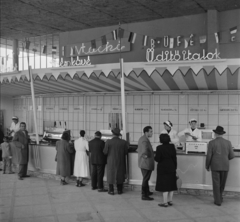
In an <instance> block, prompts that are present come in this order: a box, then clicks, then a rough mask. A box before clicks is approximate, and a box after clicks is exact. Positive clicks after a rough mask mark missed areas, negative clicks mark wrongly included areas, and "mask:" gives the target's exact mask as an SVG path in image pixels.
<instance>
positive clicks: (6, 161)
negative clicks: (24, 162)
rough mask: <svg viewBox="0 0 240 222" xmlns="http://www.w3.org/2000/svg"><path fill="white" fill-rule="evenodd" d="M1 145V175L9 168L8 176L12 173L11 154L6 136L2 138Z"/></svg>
mask: <svg viewBox="0 0 240 222" xmlns="http://www.w3.org/2000/svg"><path fill="white" fill-rule="evenodd" d="M3 141H4V142H3V143H2V144H1V145H0V149H1V150H2V159H3V174H5V173H6V167H7V165H8V167H9V174H11V173H13V172H12V154H11V149H10V145H9V143H8V139H7V137H6V136H4V137H3Z"/></svg>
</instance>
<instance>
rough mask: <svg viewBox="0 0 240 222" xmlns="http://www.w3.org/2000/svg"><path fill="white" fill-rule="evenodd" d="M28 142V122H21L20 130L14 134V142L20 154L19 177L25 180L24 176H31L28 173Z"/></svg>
mask: <svg viewBox="0 0 240 222" xmlns="http://www.w3.org/2000/svg"><path fill="white" fill-rule="evenodd" d="M28 142H29V136H28V131H27V130H26V123H24V122H21V123H20V130H19V131H17V132H16V133H15V134H14V137H13V143H14V145H15V146H16V149H17V154H18V164H19V171H18V178H19V180H23V177H29V176H28V175H27V165H28V153H29V150H28Z"/></svg>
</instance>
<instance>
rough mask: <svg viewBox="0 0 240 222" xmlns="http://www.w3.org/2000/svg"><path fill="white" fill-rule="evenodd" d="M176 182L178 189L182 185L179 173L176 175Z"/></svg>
mask: <svg viewBox="0 0 240 222" xmlns="http://www.w3.org/2000/svg"><path fill="white" fill-rule="evenodd" d="M176 183H177V188H178V190H179V189H180V188H181V187H182V179H181V178H180V177H179V175H178V174H177V175H176Z"/></svg>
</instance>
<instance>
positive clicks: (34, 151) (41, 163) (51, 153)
mask: <svg viewBox="0 0 240 222" xmlns="http://www.w3.org/2000/svg"><path fill="white" fill-rule="evenodd" d="M55 156H56V147H55V146H54V145H30V146H29V164H28V169H29V170H31V171H39V172H42V173H49V174H55V173H56V165H57V164H56V162H55ZM205 159H206V155H205V154H186V153H184V152H182V151H179V152H178V153H177V163H178V167H177V172H178V175H179V176H180V178H181V179H182V182H183V184H182V188H189V189H203V190H212V178H211V172H208V171H206V170H205ZM128 168H129V169H128V173H129V184H132V185H141V182H142V174H141V171H140V169H139V168H138V153H137V152H134V151H131V152H129V154H128ZM156 169H157V163H156V164H155V170H154V171H153V173H152V176H151V179H150V185H155V182H156ZM239 169H240V156H239V155H237V156H236V157H235V158H234V159H233V160H231V161H230V171H229V174H228V179H227V183H226V189H225V190H226V191H233V192H240V173H239ZM105 179H106V177H105Z"/></svg>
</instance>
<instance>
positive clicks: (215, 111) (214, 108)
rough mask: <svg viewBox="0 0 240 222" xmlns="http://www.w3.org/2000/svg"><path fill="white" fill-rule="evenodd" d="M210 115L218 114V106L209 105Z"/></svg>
mask: <svg viewBox="0 0 240 222" xmlns="http://www.w3.org/2000/svg"><path fill="white" fill-rule="evenodd" d="M208 114H218V106H216V105H208Z"/></svg>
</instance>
